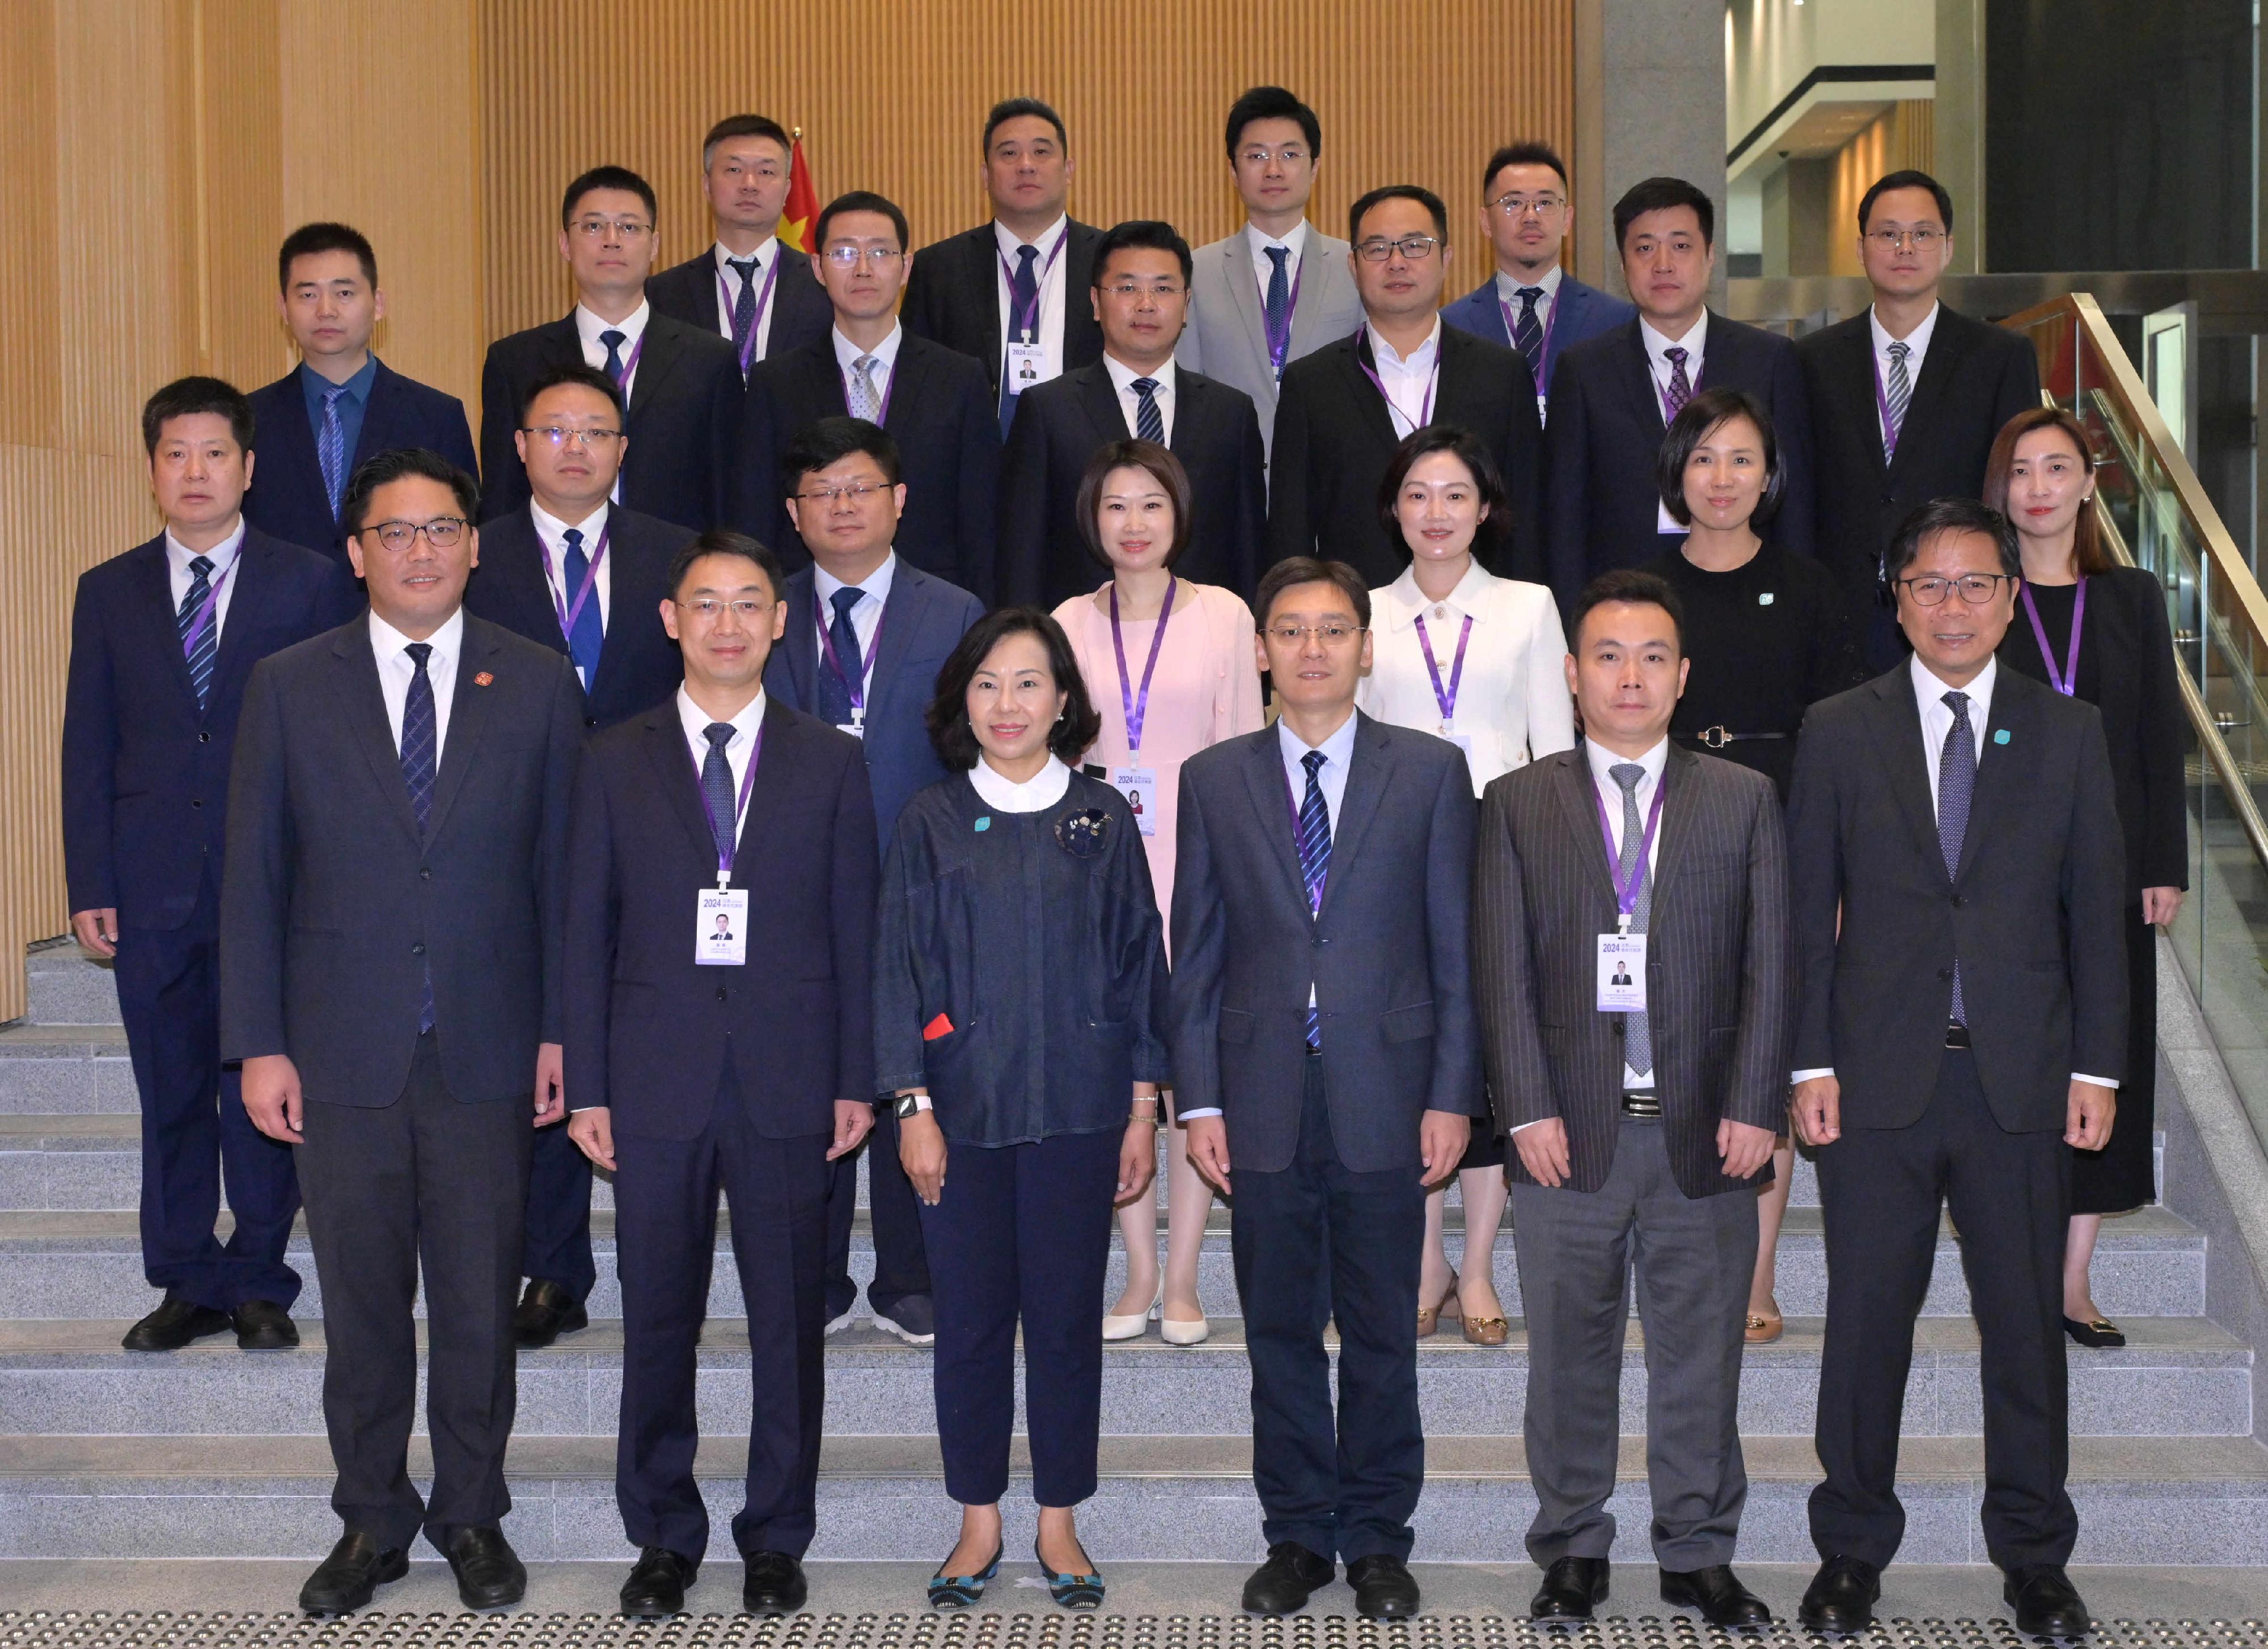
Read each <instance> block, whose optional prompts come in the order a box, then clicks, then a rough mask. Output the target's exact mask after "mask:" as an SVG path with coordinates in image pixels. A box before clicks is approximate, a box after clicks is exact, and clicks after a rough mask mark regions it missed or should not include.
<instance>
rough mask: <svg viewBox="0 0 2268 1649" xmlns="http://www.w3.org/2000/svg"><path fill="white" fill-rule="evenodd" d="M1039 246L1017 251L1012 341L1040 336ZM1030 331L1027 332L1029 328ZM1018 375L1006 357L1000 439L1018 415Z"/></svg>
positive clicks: (1010, 312) (1010, 293) (1010, 286)
mask: <svg viewBox="0 0 2268 1649" xmlns="http://www.w3.org/2000/svg"><path fill="white" fill-rule="evenodd" d="M1039 261H1040V253H1039V248H1038V247H1017V248H1016V272H1015V274H1013V276H1009V278H1008V342H1011V343H1036V342H1039V337H1040V280H1039V275H1038V273H1037V269H1036V266H1037V264H1038V262H1039ZM1026 328H1029V331H1028V332H1027V330H1026ZM1016 391H1017V384H1016V379H1015V375H1014V374H1013V372H1010V370H1009V367H1008V362H1007V358H1006V357H1005V354H1004V355H1003V356H1002V357H1001V363H1000V438H1001V439H1002V440H1004V441H1005V440H1006V439H1007V438H1008V425H1009V424H1010V423H1013V421H1014V419H1015V416H1016Z"/></svg>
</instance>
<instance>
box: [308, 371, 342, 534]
mask: <svg viewBox="0 0 2268 1649" xmlns="http://www.w3.org/2000/svg"><path fill="white" fill-rule="evenodd" d="M346 393H347V390H346V386H345V385H344V384H337V385H334V386H332V387H331V388H328V389H327V390H325V391H324V392H323V435H322V438H321V439H320V440H319V441H317V442H316V443H315V461H316V462H317V463H319V464H320V465H321V466H322V470H323V496H324V497H327V498H328V499H329V500H330V501H331V519H333V520H334V521H335V520H337V519H339V501H340V499H341V498H342V497H344V496H345V493H346V487H347V429H346V425H345V424H343V423H340V422H339V397H340V396H341V395H343V394H346Z"/></svg>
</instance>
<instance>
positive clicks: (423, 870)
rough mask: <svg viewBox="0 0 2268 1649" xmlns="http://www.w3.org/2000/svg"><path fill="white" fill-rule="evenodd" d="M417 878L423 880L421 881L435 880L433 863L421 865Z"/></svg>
mask: <svg viewBox="0 0 2268 1649" xmlns="http://www.w3.org/2000/svg"><path fill="white" fill-rule="evenodd" d="M417 880H419V881H421V882H430V881H431V880H433V868H432V866H431V865H419V866H418V867H417Z"/></svg>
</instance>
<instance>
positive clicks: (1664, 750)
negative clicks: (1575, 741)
mask: <svg viewBox="0 0 2268 1649" xmlns="http://www.w3.org/2000/svg"><path fill="white" fill-rule="evenodd" d="M1583 754H1584V755H1586V756H1587V757H1588V758H1589V759H1590V763H1591V782H1592V783H1593V784H1596V785H1597V786H1598V787H1599V794H1600V795H1602V796H1606V797H1614V796H1616V795H1619V794H1620V793H1621V791H1622V786H1621V785H1620V784H1616V782H1615V776H1614V774H1613V772H1612V771H1611V769H1615V768H1617V767H1620V766H1621V765H1622V764H1623V763H1624V762H1627V761H1629V760H1630V757H1628V756H1626V755H1616V754H1615V753H1614V752H1613V751H1611V750H1609V749H1608V748H1607V747H1606V746H1604V745H1602V744H1594V743H1592V742H1591V740H1588V739H1586V740H1583ZM1638 765H1639V766H1640V767H1642V768H1644V769H1646V777H1644V778H1642V779H1640V780H1639V781H1638V784H1639V787H1640V788H1644V787H1645V786H1646V785H1647V784H1660V783H1661V775H1662V770H1663V769H1666V768H1667V767H1668V765H1669V740H1668V739H1664V740H1661V742H1660V743H1659V744H1657V745H1655V746H1654V747H1653V749H1651V750H1649V751H1647V752H1646V754H1645V755H1642V756H1640V757H1638Z"/></svg>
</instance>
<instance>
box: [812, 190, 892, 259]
mask: <svg viewBox="0 0 2268 1649" xmlns="http://www.w3.org/2000/svg"><path fill="white" fill-rule="evenodd" d="M845 212H877V213H880V215H881V216H882V217H887V218H888V219H889V220H890V227H891V228H893V229H895V230H896V231H897V232H898V250H899V251H901V252H903V251H904V250H906V248H907V247H908V245H909V243H910V242H911V239H912V236H913V232H912V231H911V230H910V229H909V228H908V227H907V226H906V215H905V213H904V212H902V211H901V210H898V204H897V202H895V201H893V200H891V199H889V198H888V197H887V195H877V194H875V193H874V191H873V190H872V189H852V190H851V192H850V193H849V194H847V195H836V197H835V198H834V199H833V200H831V201H829V202H827V204H826V205H824V206H822V207H821V208H820V209H819V219H818V221H817V222H816V223H814V225H812V226H811V249H812V250H813V251H814V252H817V251H821V250H822V249H824V247H826V245H827V231H828V225H831V224H833V223H834V221H835V220H836V218H838V217H842V216H843V213H845Z"/></svg>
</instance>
